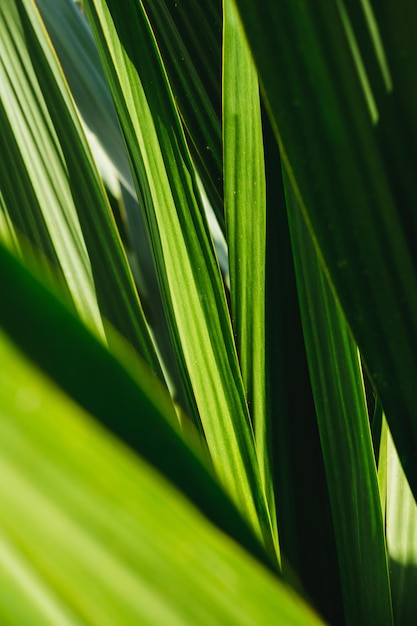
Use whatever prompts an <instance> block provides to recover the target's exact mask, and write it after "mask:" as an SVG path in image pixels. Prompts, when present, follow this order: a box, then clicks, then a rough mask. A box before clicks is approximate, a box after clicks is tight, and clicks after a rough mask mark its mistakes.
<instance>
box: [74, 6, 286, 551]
mask: <svg viewBox="0 0 417 626" xmlns="http://www.w3.org/2000/svg"><path fill="white" fill-rule="evenodd" d="M86 7H87V12H88V16H89V19H90V21H91V24H92V28H93V32H94V34H95V36H96V38H97V42H98V47H99V50H100V52H101V54H102V56H103V60H104V67H105V69H106V73H107V75H108V80H109V84H110V86H111V89H112V92H113V96H114V98H115V104H116V108H117V110H118V114H119V117H120V120H121V125H122V128H123V131H124V134H125V139H126V143H127V145H128V149H129V152H130V156H131V161H132V163H133V168H134V174H135V178H136V183H137V186H138V189H139V195H140V196H141V197H143V199H144V201H145V207H144V208H145V213H146V223H147V227H148V229H149V234H150V241H151V245H152V249H153V254H154V258H155V262H156V265H157V270H158V276H159V281H160V284H161V286H162V295H163V299H164V307H165V311H166V315H167V319H168V323H169V326H170V332H171V336H172V339H173V343H174V346H175V350H176V352H177V356H178V360H179V362H180V363H181V366H180V367H181V371H182V373H183V377H184V379H185V380H186V381H187V384H186V387H187V389H188V391H189V393H190V402H191V405H193V404H194V406H195V407H196V410H197V409H198V417H197V419H201V423H202V427H203V429H204V433H205V437H206V439H207V443H208V447H209V450H210V452H211V455H212V459H213V464H214V467H215V469H216V471H217V473H218V475H219V477H220V480H221V481H222V483H223V484H224V485H225V487H226V489H227V490H228V491H229V493H230V494H231V495H232V497H233V500H234V501H235V503H236V504H237V506H239V507H240V508H241V510H242V511H244V514H245V515H246V516H247V518H248V519H249V520H251V524H252V525H253V527H254V528H255V529H256V532H257V533H258V534H259V535H260V536H263V539H264V541H265V542H266V544H267V545H268V549H269V550H270V552H271V554H272V555H273V554H274V552H275V546H274V541H273V534H272V530H271V521H270V518H269V512H268V509H267V505H266V499H265V494H264V492H263V486H262V482H261V479H260V476H259V468H258V461H257V457H256V451H255V445H254V439H253V433H252V429H251V424H250V420H249V414H248V409H247V405H246V400H245V396H244V390H243V385H242V381H241V375H240V371H239V367H238V363H237V358H236V351H235V346H234V341H233V336H232V332H231V324H230V318H229V314H228V309H227V304H226V299H225V293H224V289H223V284H222V280H221V276H220V271H219V267H218V264H217V261H216V258H215V254H214V249H213V243H212V240H211V236H210V234H209V231H208V226H207V222H206V219H205V215H204V209H203V206H202V202H201V198H200V194H199V192H198V188H197V183H196V179H195V174H194V168H193V165H192V163H191V160H190V156H189V153H188V149H187V147H186V143H185V139H184V135H183V132H182V129H181V126H180V121H179V118H178V114H177V110H176V108H175V105H174V103H173V101H172V94H171V90H170V87H169V85H168V83H167V80H166V75H165V71H164V68H163V66H162V62H161V58H160V55H159V52H158V50H157V46H156V43H155V41H154V38H153V35H152V31H151V29H150V25H149V22H148V20H147V18H146V15H145V13H144V11H143V8H142V7H140V6H136V5H135V6H134V5H131V4H129V3H120V2H118V3H113V2H108V3H105V2H102V1H98V2H88V3H86ZM133 33H136V35H135V37H134V38H133ZM137 33H140V35H137ZM143 58H147V59H148V61H149V62H148V63H147V65H146V66H144V65H143V63H142V59H143Z"/></svg>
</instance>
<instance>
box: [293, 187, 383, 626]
mask: <svg viewBox="0 0 417 626" xmlns="http://www.w3.org/2000/svg"><path fill="white" fill-rule="evenodd" d="M286 186H287V189H286V192H287V198H288V208H289V222H290V225H291V235H292V241H293V248H294V259H295V265H296V273H297V284H298V290H299V296H300V308H301V315H302V321H303V329H304V336H305V341H306V350H307V357H308V361H309V369H310V376H311V381H312V388H313V394H314V400H315V404H316V411H317V419H318V425H319V431H320V439H321V445H322V450H323V458H324V463H325V468H326V475H327V482H328V489H329V495H330V504H331V509H332V516H333V524H334V529H335V536H336V542H337V551H338V560H339V568H340V577H341V581H342V592H343V599H344V611H345V618H346V623H347V624H362V623H367V622H369V621H375V620H376V621H377V622H378V623H380V624H387V625H389V624H392V623H393V617H392V606H391V594H390V584H389V576H388V569H387V555H386V549H385V534H384V526H383V521H382V514H381V507H380V495H379V487H378V479H377V472H376V465H375V459H374V453H373V448H372V439H371V433H370V427H369V421H368V414H367V409H366V402H365V394H364V387H363V380H362V376H361V370H360V361H359V354H358V350H357V347H356V345H355V343H354V342H353V340H352V338H351V336H350V331H349V329H348V328H347V325H346V322H345V321H344V318H343V316H342V313H341V310H340V308H339V305H338V303H337V302H336V301H335V298H334V295H333V293H332V291H331V289H330V287H329V285H328V283H327V279H326V277H325V275H324V272H323V270H322V268H321V265H320V262H319V260H318V257H317V254H316V252H315V249H314V245H313V242H312V241H311V238H310V234H309V232H308V230H307V227H306V225H305V223H304V220H303V217H302V214H301V211H300V209H299V207H298V206H297V203H296V200H295V196H294V195H293V194H292V192H291V191H290V189H289V182H288V179H286Z"/></svg>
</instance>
